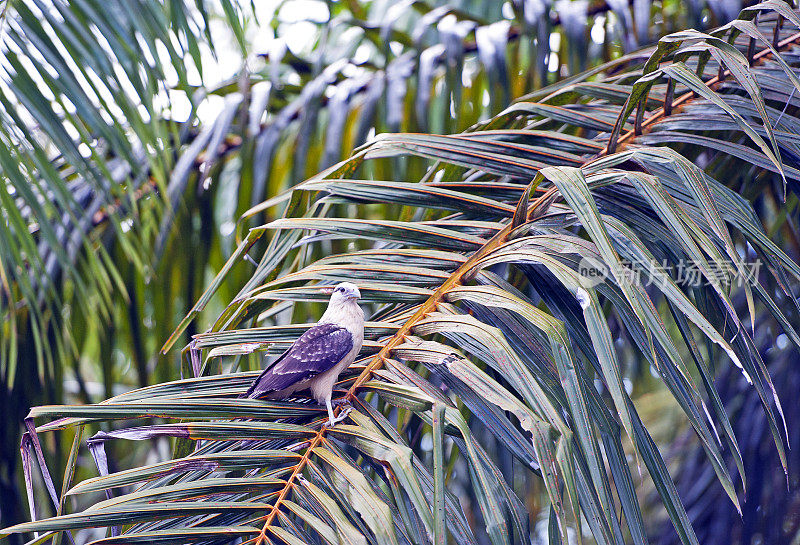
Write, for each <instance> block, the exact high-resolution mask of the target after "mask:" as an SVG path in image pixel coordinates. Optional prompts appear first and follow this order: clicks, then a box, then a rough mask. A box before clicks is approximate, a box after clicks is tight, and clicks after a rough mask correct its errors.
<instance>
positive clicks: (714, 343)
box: [5, 0, 800, 544]
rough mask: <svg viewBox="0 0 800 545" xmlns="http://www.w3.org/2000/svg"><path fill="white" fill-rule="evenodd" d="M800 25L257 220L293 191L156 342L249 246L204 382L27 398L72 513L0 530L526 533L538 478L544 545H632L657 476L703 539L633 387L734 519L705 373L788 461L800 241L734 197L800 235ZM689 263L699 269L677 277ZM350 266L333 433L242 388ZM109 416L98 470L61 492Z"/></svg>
mask: <svg viewBox="0 0 800 545" xmlns="http://www.w3.org/2000/svg"><path fill="white" fill-rule="evenodd" d="M798 30H800V15H798V13H797V12H795V11H793V10H792V9H791V8H790V7H789V6H788V5H787V4H784V3H782V2H778V1H775V0H769V1H767V2H764V3H761V4H758V5H755V6H752V7H749V8H746V9H745V10H743V11H742V13H741V15H740V17H739V19H737V20H735V21H733V22H731V23H729V24H727V25H725V26H723V27H721V28H719V29H717V30H715V31H713V32H710V33H708V34H705V33H701V32H697V31H681V32H677V33H674V34H671V35H669V36H666V37H665V38H663V39H661V40H660V41H659V43H658V46H657V47H655V48H650V49H647V50H643V51H641V52H635V53H631V54H628V55H625V56H623V57H621V58H619V59H616V60H613V61H611V62H610V63H608V64H605V65H603V66H602V67H599V68H597V69H595V70H592V71H589V72H586V73H584V74H581V75H579V76H576V77H573V78H570V79H566V80H564V81H561V82H559V83H556V84H554V85H550V86H548V87H546V88H544V89H542V90H541V91H537V92H534V93H533V94H531V95H528V96H526V97H523V98H522V99H520V100H518V101H516V102H514V103H513V104H512V105H511V106H509V107H508V108H506V109H505V110H503V111H501V112H500V113H498V114H497V115H495V116H493V117H491V118H490V119H488V120H486V121H484V122H479V123H477V124H476V125H474V126H473V127H470V128H469V129H468V130H467V131H465V132H460V133H453V134H449V135H432V134H425V135H422V134H412V133H395V134H382V135H379V136H378V137H376V138H374V139H373V140H371V141H370V142H369V143H367V144H366V145H364V146H362V147H360V148H359V149H358V150H357V151H356V152H355V153H354V154H353V155H352V156H351V157H350V158H348V159H346V160H344V161H341V162H338V163H336V164H334V165H333V166H330V167H329V168H326V169H325V170H323V171H322V172H321V173H320V174H318V175H315V176H312V177H311V178H310V179H308V180H306V181H305V182H303V183H301V184H299V185H297V186H295V187H294V188H293V189H292V190H291V191H289V192H287V193H284V194H283V195H281V196H280V197H279V198H275V199H272V200H269V201H266V202H265V203H264V204H263V205H262V206H261V207H258V208H257V209H256V210H258V212H259V213H261V212H265V211H266V212H271V211H272V209H273V208H277V207H278V205H283V211H282V213H281V214H280V217H278V218H277V219H274V220H272V221H269V222H268V223H264V224H261V225H259V224H255V225H254V226H252V227H249V228H248V229H246V235H243V238H242V240H241V242H240V243H239V245H238V247H237V249H236V251H235V252H234V253H233V255H232V257H231V258H230V260H229V261H228V263H227V264H226V265H225V266H224V267H223V268H222V270H221V272H220V273H219V275H218V276H217V277H216V278H215V279H214V281H213V282H211V284H210V287H209V288H208V290H207V292H206V293H205V294H204V295H203V297H201V298H200V300H199V302H198V303H197V304H196V305H195V307H194V309H193V310H192V312H191V313H190V314H189V315H188V316H187V319H186V320H184V322H183V323H182V324H181V326H180V327H179V328H178V330H177V331H176V332H175V334H174V335H173V336H172V337H171V338H170V341H169V342H168V343H167V345H166V346H165V347H164V348H165V349H169V348H170V346H171V345H173V344H174V342H175V341H176V340H177V339H178V338H179V337H180V334H181V333H182V331H183V330H184V329H185V328H186V327H188V325H189V324H190V323H191V321H192V320H193V319H194V318H195V317H196V316H197V314H198V313H199V312H200V311H201V310H202V309H203V308H204V307H205V305H207V304H208V302H209V301H210V300H211V298H212V296H213V294H214V293H215V291H216V290H217V289H219V288H220V287H221V286H225V285H226V284H228V283H229V282H231V281H232V280H231V278H233V277H231V276H230V275H232V274H235V272H236V271H241V270H242V269H245V270H246V269H247V267H251V265H248V263H247V262H246V259H245V256H246V255H248V253H249V255H251V256H252V255H256V256H257V255H260V259H259V260H258V262H257V265H256V267H255V270H251V271H250V272H249V279H248V280H247V281H246V282H245V283H244V284H243V287H242V288H241V289H240V290H239V292H238V293H237V294H236V295H235V296H233V297H231V298H230V303H229V304H228V306H227V307H225V308H224V310H222V311H221V312H220V314H219V316H218V317H217V319H216V320H215V321H214V323H213V324H212V325H211V326H210V327H209V328H208V329H207V330H206V331H204V332H203V333H200V334H197V335H194V336H193V339H192V342H191V343H190V344H189V345H188V346H187V347H186V349H185V350H184V355H185V358H186V359H185V361H186V362H187V365H186V370H187V371H189V372H191V373H192V375H193V376H191V377H190V378H185V379H183V380H180V381H174V382H166V383H162V384H157V385H154V386H149V387H146V388H142V389H138V390H133V391H130V392H126V393H124V394H120V395H117V396H114V397H111V398H109V399H108V400H106V401H104V402H102V403H98V404H93V405H57V406H43V407H37V408H34V409H33V410H32V411H31V413H30V418H29V420H28V421H27V426H28V433H27V434H26V435H25V437H24V439H23V449H22V450H23V458H24V460H25V467H26V468H27V471H28V477H29V478H28V482H32V468H33V460H34V458H37V459H38V461H39V464H40V467H41V468H42V469H43V470H45V471H44V473H45V481H46V482H48V483H50V495H51V496H52V500H53V503H54V505H55V506H56V509H57V513H58V515H57V516H55V517H51V518H44V519H41V520H36V519H37V517H36V515H35V514H34V517H33V518H34V520H33V521H32V522H29V523H24V524H21V525H18V526H15V527H13V528H10V529H6V530H5V532H31V531H36V532H42V534H40V535H39V537H38V539H37V542H38V541H43V540H46V539H50V538H51V537H55V538H56V539H60V535H61V534H60V532H62V531H64V530H69V531H70V532H71V531H73V530H76V529H79V528H85V527H98V526H103V527H109V528H111V533H110V535H107V536H106V537H103V538H100V539H98V540H97V541H95V543H106V542H109V543H113V542H125V543H130V542H141V541H150V540H158V541H160V542H181V543H186V542H197V543H211V542H223V541H231V540H234V539H236V538H240V537H241V538H242V539H244V540H245V542H246V543H257V544H260V543H266V542H285V543H337V542H348V543H426V542H433V543H444V542H446V541H447V540H452V541H453V542H459V543H462V542H466V543H473V542H487V541H488V542H491V543H512V542H527V541H528V540H529V538H530V535H531V531H532V528H531V525H530V524H531V522H534V523H535V522H537V521H538V520H540V517H539V516H538V515H537V513H536V512H535V511H533V512H532V511H530V510H529V509H528V508H527V507H526V505H525V503H523V499H522V498H521V497H520V496H523V497H524V498H525V499H526V500H527V501H531V499H530V498H531V497H532V496H533V497H536V491H538V492H540V493H541V494H540V495H541V496H546V498H547V500H548V501H549V507H548V508H547V511H548V513H549V514H545V513H542V517H541V518H542V519H547V520H548V521H549V522H548V525H549V528H548V535H549V536H550V539H551V540H552V541H553V542H567V541H574V540H576V539H580V538H581V536H584V538H585V539H591V540H594V541H596V542H598V543H623V542H628V541H629V542H633V543H636V544H640V543H646V542H648V532H650V536H651V537H652V532H653V528H652V527H648V522H647V519H646V518H645V516H644V515H643V512H642V501H640V499H639V498H638V497H637V491H639V490H640V489H641V488H642V486H643V484H645V483H647V482H650V483H652V486H653V487H654V490H655V492H656V494H657V496H658V498H659V502H660V504H661V505H662V506H663V508H664V509H665V512H666V514H667V516H668V517H669V519H670V521H671V525H672V528H674V531H675V533H676V535H677V539H678V540H679V541H680V542H681V543H697V542H698V540H697V537H696V535H695V531H694V529H693V527H692V524H691V521H690V518H689V515H688V514H687V512H686V510H685V509H684V506H683V503H682V502H681V498H680V496H679V494H678V492H677V489H676V487H675V485H674V484H673V480H672V478H671V476H670V473H669V471H668V468H667V465H666V463H665V461H664V459H663V458H662V454H661V453H660V451H659V448H658V446H657V445H656V443H655V441H654V440H653V438H652V436H651V433H650V430H649V429H648V427H647V426H645V424H644V422H643V420H642V418H641V412H642V410H643V409H644V407H642V406H637V402H636V400H635V399H633V398H632V397H631V392H630V391H629V390H628V389H627V388H626V379H627V378H628V377H629V376H630V375H631V374H633V373H637V372H639V373H644V374H647V373H653V374H654V375H655V376H657V377H658V378H659V380H660V381H661V382H662V383H663V385H664V387H665V389H666V391H668V392H669V395H670V396H671V398H672V402H673V403H674V404H675V406H676V407H678V408H679V411H680V412H681V413H682V415H683V417H684V418H685V419H686V420H687V421H688V422H689V425H690V426H691V428H692V429H693V431H694V434H695V436H696V440H697V442H698V444H699V445H700V446H701V448H702V449H703V451H704V455H705V464H707V465H708V467H711V468H712V469H713V472H714V474H715V477H716V480H717V481H718V482H719V483H720V484H721V486H722V489H723V490H724V491H725V493H726V496H727V498H728V501H730V502H731V503H732V505H734V506H735V507H736V508H737V509H740V508H741V505H740V500H739V498H740V496H741V494H743V493H744V491H745V490H746V489H747V484H748V482H749V479H751V478H752V476H751V473H750V472H746V471H745V465H746V464H745V461H744V460H743V458H742V452H743V450H742V448H741V446H740V440H741V434H739V435H737V434H735V433H734V428H735V426H734V425H733V424H732V423H731V421H730V420H729V417H728V413H727V412H726V407H725V405H724V403H723V400H722V398H721V397H720V391H719V390H718V389H717V387H716V386H715V382H714V371H713V367H714V366H716V365H720V366H725V367H730V368H731V369H733V371H732V372H733V373H735V375H736V377H737V378H736V381H737V384H740V385H742V384H744V383H747V386H746V388H747V391H748V392H753V393H754V394H753V395H754V396H755V398H756V400H757V402H758V411H759V413H760V414H762V415H763V422H764V423H765V426H766V429H768V430H769V432H768V433H769V435H770V441H771V443H772V445H771V447H770V448H772V449H774V451H775V452H776V453H777V456H778V458H779V459H780V461H781V465H782V466H783V470H784V472H785V471H787V462H786V447H787V443H788V442H789V441H790V439H789V433H790V427H788V426H787V424H786V421H785V420H784V412H783V409H782V406H781V403H780V400H779V398H778V397H777V396H776V395H775V387H774V385H773V381H772V379H771V377H770V374H769V372H768V369H767V366H766V364H765V361H764V358H763V357H762V353H763V351H764V350H763V347H762V346H761V344H759V345H757V344H756V342H755V337H754V331H755V325H756V320H758V325H759V331H761V326H762V324H764V323H768V324H770V327H771V328H772V329H771V330H770V331H772V335H775V333H774V332H775V331H776V329H775V328H779V329H780V330H782V332H783V335H785V336H786V337H784V339H785V340H788V341H789V342H791V343H794V344H796V345H800V337H798V334H797V332H796V330H795V329H794V327H793V324H796V323H797V316H798V310H800V309H798V308H797V301H796V299H795V295H794V294H793V292H792V290H793V289H796V285H797V280H798V279H800V265H798V263H797V247H796V239H795V240H794V243H795V246H794V247H792V248H789V249H788V253H787V252H785V251H784V250H783V249H781V248H780V247H779V246H778V245H777V244H776V243H775V242H774V241H773V240H772V239H771V238H770V236H768V234H767V233H765V232H764V230H763V227H762V224H761V221H760V218H759V214H758V213H757V211H756V209H755V208H754V207H753V205H752V204H751V203H750V202H749V201H748V200H747V199H745V198H743V197H742V196H741V195H740V194H739V193H737V192H736V191H734V190H732V189H731V188H730V187H729V185H734V184H736V183H740V182H742V181H746V183H747V184H748V185H746V186H745V187H744V188H743V189H742V193H747V192H748V191H758V192H759V195H760V197H759V201H758V205H759V207H761V208H763V209H765V210H766V209H771V210H773V211H774V210H775V209H778V208H780V209H782V210H785V212H784V214H785V217H788V218H790V219H789V222H790V221H792V218H794V219H795V221H796V218H797V213H798V212H797V193H796V187H797V186H796V183H797V180H798V179H800V177H798V168H799V167H800V162H798V160H797V157H798V155H797V153H798V148H797V142H798V141H800V140H798V134H799V133H800V131H798V127H800V125H798V121H799V120H798V117H797V112H798V109H797V105H798V103H800V94H798V93H797V91H800V80H798V76H797V70H798V64H800V56H798V50H797V48H796V47H797V46H796V43H797V40H798V39H800V33H798ZM665 144H669V146H667V145H665ZM400 158H408V160H405V161H401V160H400ZM423 160H425V161H427V163H426V162H423ZM425 164H427V165H428V168H422V165H425ZM420 171H421V172H422V174H421V176H420ZM784 197H785V202H784ZM761 212H762V216H763V210H762V211H761ZM258 217H259V216H258V214H255V213H251V214H247V215H246V216H245V217H244V218H243V220H242V223H241V226H242V230H241V232H242V233H244V232H245V229H244V226H246V225H247V222H248V221H250V220H252V219H256V221H257V220H258ZM775 221H776V222H777V223H775V225H776V228H781V225H782V222H783V220H782V219H780V220H775ZM262 241H268V242H265V243H264V244H263V245H261V246H259V243H260V242H262ZM256 251H258V252H259V253H258V254H256ZM789 254H791V255H789ZM757 262H760V263H762V264H763V268H761V269H760V270H757V271H756V272H755V273H753V271H754V268H753V265H754V264H755V263H757ZM687 263H688V264H691V267H692V268H693V270H694V271H695V274H696V279H699V280H700V281H698V282H687V281H686V280H687V279H686V278H685V277H679V276H678V275H677V271H680V270H681V267H685V266H686V264H687ZM599 273H604V274H599ZM637 278H638V279H640V280H641V281H637ZM741 278H744V279H745V281H742V282H737V279H741ZM345 279H347V280H354V281H356V282H358V284H359V286H360V287H361V288H362V289H361V291H362V295H363V299H364V303H365V306H366V307H367V309H368V311H367V312H368V318H369V321H368V324H367V328H366V339H367V340H366V341H365V346H364V350H363V352H362V354H361V359H360V360H357V362H356V364H354V365H353V366H352V367H351V369H350V371H349V373H348V374H347V375H345V376H343V378H342V381H341V382H340V383H339V391H340V394H341V396H340V397H343V399H344V400H346V401H348V402H349V403H351V404H352V406H353V408H354V410H353V411H352V412H351V413H350V415H349V417H348V419H347V420H346V421H345V423H343V424H340V425H337V426H336V427H334V428H333V429H327V428H325V427H321V426H322V423H323V422H324V420H325V415H324V409H323V408H320V407H317V406H316V405H315V404H313V403H310V402H309V401H308V400H307V399H294V400H287V401H280V402H278V401H263V400H246V399H239V398H238V396H239V395H240V394H241V393H243V392H244V391H245V390H246V389H247V387H248V385H249V383H250V381H252V379H253V378H254V377H255V376H256V375H257V373H258V371H241V370H240V369H242V368H255V369H258V368H260V367H261V365H262V361H263V358H264V357H265V355H272V354H278V353H280V352H281V351H282V350H283V349H285V347H286V346H287V345H288V344H289V343H291V342H292V340H293V339H295V338H296V337H297V335H298V334H299V333H301V332H302V331H303V330H304V329H305V328H306V327H308V324H305V325H304V324H303V322H304V321H305V320H307V319H308V316H309V313H310V312H314V311H316V306H314V305H312V304H310V303H313V302H315V301H322V300H324V299H325V297H326V296H325V295H324V290H325V288H328V287H329V286H330V285H331V284H333V283H335V282H338V281H341V280H345ZM289 324H292V325H289ZM758 339H759V343H763V342H764V341H763V334H762V335H761V336H760V337H758ZM792 412H793V411H792ZM34 419H38V420H39V425H38V427H36V426H34V422H33V421H34ZM106 422H113V425H108V424H105V423H106ZM101 424H102V425H101ZM98 426H99V428H100V431H97V430H98ZM66 429H70V430H74V438H75V439H74V443H73V450H72V454H71V455H70V457H69V460H68V462H67V464H66V472H65V474H64V479H63V488H62V492H61V494H59V493H58V492H57V491H56V490H55V487H54V486H53V485H52V479H49V478H48V477H47V473H48V472H47V471H46V467H47V466H46V464H45V463H44V462H45V460H44V456H43V455H42V448H41V444H40V439H39V436H40V435H42V434H46V433H49V432H53V431H56V430H66ZM92 432H94V433H93V434H92V435H91V437H90V438H89V439H88V440H87V443H88V445H89V450H90V452H91V453H92V455H93V457H94V459H95V461H96V462H97V466H98V469H99V472H100V476H98V477H95V478H90V479H85V480H82V481H80V482H77V483H73V482H72V475H73V471H74V468H75V461H76V458H77V457H78V456H79V455H80V452H81V451H82V449H83V439H84V438H85V437H86V436H88V435H89V434H90V433H92ZM170 438H174V439H175V457H174V458H173V459H171V460H168V461H164V462H157V463H154V464H148V465H141V466H134V467H131V468H129V469H122V470H116V471H111V472H109V457H108V456H107V454H106V447H107V446H108V445H111V444H113V443H116V442H119V441H120V440H123V441H143V440H147V441H150V440H156V442H158V441H163V440H164V439H170ZM792 440H794V439H792ZM531 491H534V492H533V494H532V493H531ZM70 497H71V498H75V499H76V500H77V504H78V506H79V507H78V508H77V509H75V510H69V509H66V508H65V506H66V505H67V504H68V502H66V501H65V500H66V499H67V498H70ZM459 497H460V499H461V503H459ZM32 501H33V500H32ZM534 501H537V502H541V501H542V498H541V497H538V498H537V499H536V500H534ZM34 503H35V502H34ZM34 503H32V505H34ZM539 505H541V504H539ZM544 505H547V502H545V503H544ZM531 513H533V517H532V516H531ZM588 536H591V538H589V537H588Z"/></svg>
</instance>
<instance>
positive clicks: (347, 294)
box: [319, 282, 364, 333]
mask: <svg viewBox="0 0 800 545" xmlns="http://www.w3.org/2000/svg"><path fill="white" fill-rule="evenodd" d="M360 297H361V292H360V291H358V286H356V285H355V284H353V283H351V282H342V283H341V284H339V285H337V286H336V287H335V288H334V289H333V291H332V292H331V300H330V303H328V308H327V310H325V314H323V315H322V318H320V320H319V323H334V324H339V325H344V326H345V327H347V328H348V329H352V330H353V331H358V330H359V329H360V330H361V331H362V333H363V327H364V311H363V310H361V307H359V306H358V299H359V298H360Z"/></svg>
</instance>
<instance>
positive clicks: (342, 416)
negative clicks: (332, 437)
mask: <svg viewBox="0 0 800 545" xmlns="http://www.w3.org/2000/svg"><path fill="white" fill-rule="evenodd" d="M352 410H353V407H347V408H346V409H345V410H343V411H342V412H340V413H339V416H337V417H336V418H334V419H333V421H329V422H328V427H329V428H331V427H333V426H334V425H336V424H338V423H339V422H341V421H342V420H344V419H345V418H347V416H348V415H349V414H350V411H352Z"/></svg>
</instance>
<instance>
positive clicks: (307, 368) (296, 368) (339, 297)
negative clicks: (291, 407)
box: [246, 282, 364, 426]
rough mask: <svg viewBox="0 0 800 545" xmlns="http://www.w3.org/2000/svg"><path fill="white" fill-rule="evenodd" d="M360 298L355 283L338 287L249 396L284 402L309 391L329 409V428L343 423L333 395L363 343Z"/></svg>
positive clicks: (343, 413)
mask: <svg viewBox="0 0 800 545" xmlns="http://www.w3.org/2000/svg"><path fill="white" fill-rule="evenodd" d="M360 297H361V292H359V291H358V288H357V287H356V285H355V284H351V283H350V282H342V283H341V284H339V285H337V286H336V288H335V289H334V290H333V293H332V294H331V300H330V302H329V303H328V308H327V310H325V314H323V315H322V318H320V319H319V322H317V324H316V325H315V326H313V327H311V328H310V329H308V331H306V332H305V333H303V334H302V335H301V336H300V338H299V339H297V340H296V341H295V342H294V344H293V345H292V346H291V347H290V348H289V349H288V350H287V351H286V352H284V353H283V354H282V355H281V356H280V357H279V358H278V359H277V360H276V361H275V363H274V364H272V365H271V366H270V367H269V368H268V369H265V370H264V372H263V373H261V375H260V376H259V377H258V378H257V379H256V380H255V381H254V382H253V384H252V385H251V386H250V389H249V390H248V391H247V394H246V395H247V397H266V398H268V399H285V398H287V397H289V396H290V395H291V394H293V393H294V392H297V391H300V390H305V389H306V388H309V389H310V390H311V395H312V396H313V397H314V399H316V400H317V401H318V402H319V403H323V402H324V403H325V405H326V406H327V408H328V425H329V426H333V425H334V424H335V423H337V422H340V421H341V420H343V419H344V418H345V417H346V416H347V413H345V412H342V413H341V414H340V415H339V416H338V417H334V416H333V407H332V406H331V395H332V394H333V385H334V384H336V381H337V379H338V378H339V374H340V373H341V372H342V371H344V370H345V369H347V367H348V366H349V365H350V364H351V363H353V360H354V359H355V358H356V356H357V355H358V352H359V351H360V350H361V344H362V343H363V342H364V311H363V310H361V307H360V306H358V299H359V298H360Z"/></svg>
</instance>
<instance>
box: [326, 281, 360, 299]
mask: <svg viewBox="0 0 800 545" xmlns="http://www.w3.org/2000/svg"><path fill="white" fill-rule="evenodd" d="M360 298H361V292H360V291H358V286H356V285H355V284H353V283H352V282H342V283H341V284H338V285H337V286H336V287H335V288H334V289H333V293H331V303H344V302H345V301H354V302H355V301H358V300H359V299H360Z"/></svg>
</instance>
